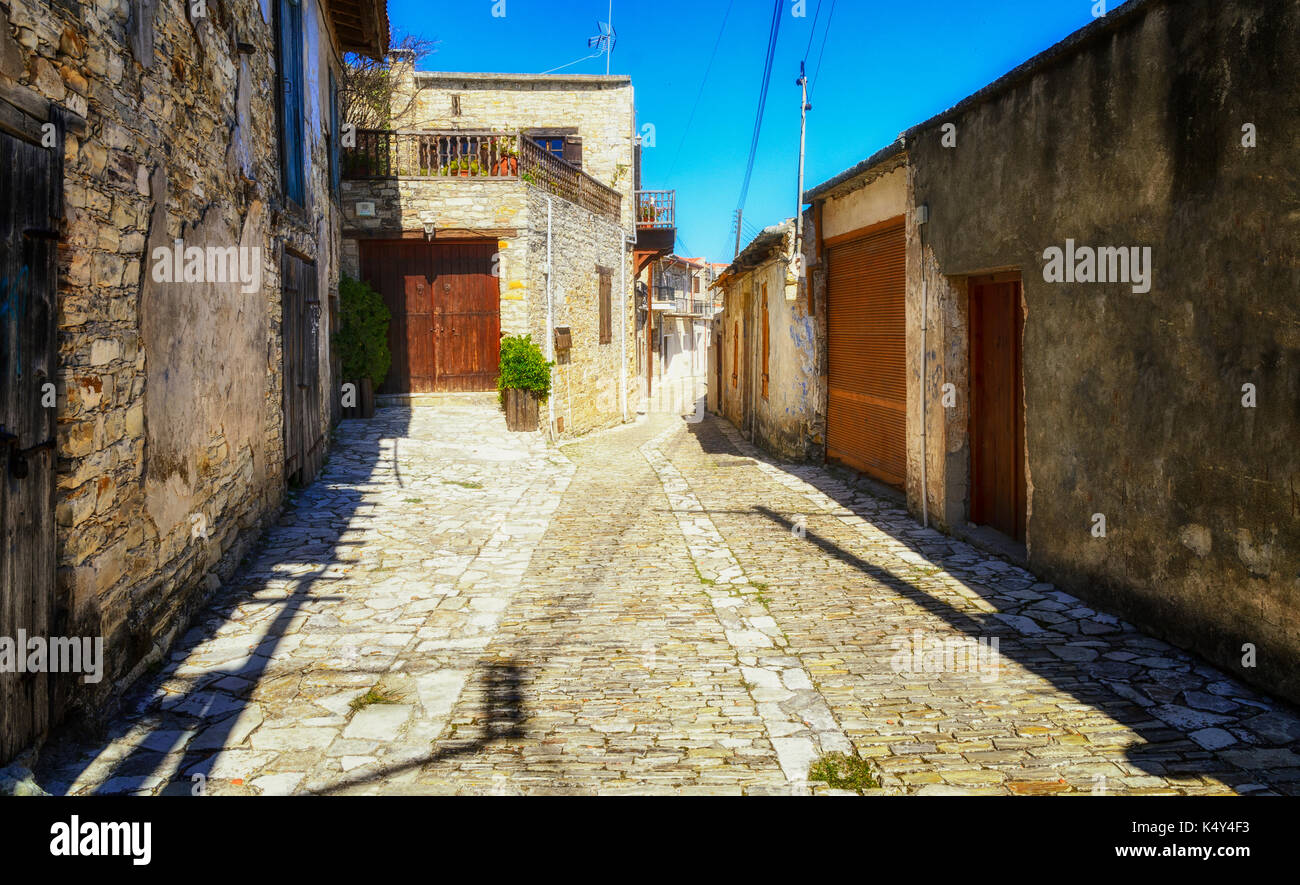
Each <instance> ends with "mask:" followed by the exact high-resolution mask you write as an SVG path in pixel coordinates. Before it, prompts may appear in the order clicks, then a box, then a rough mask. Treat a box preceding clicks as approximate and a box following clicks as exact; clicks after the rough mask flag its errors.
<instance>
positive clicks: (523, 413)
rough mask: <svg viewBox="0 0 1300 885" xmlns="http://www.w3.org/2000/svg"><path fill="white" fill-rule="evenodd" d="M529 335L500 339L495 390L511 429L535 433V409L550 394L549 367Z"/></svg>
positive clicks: (550, 363)
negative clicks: (499, 393)
mask: <svg viewBox="0 0 1300 885" xmlns="http://www.w3.org/2000/svg"><path fill="white" fill-rule="evenodd" d="M554 365H555V363H552V362H548V361H547V359H546V357H545V356H543V355H542V351H541V348H539V347H538V346H537V345H536V344H534V343H533V339H532V336H530V335H511V336H508V337H505V338H502V339H501V373H500V375H499V376H498V377H497V390H499V391H501V405H502V407H503V408H504V409H505V413H506V427H507V428H509V429H510V430H516V431H521V430H536V429H537V409H538V406H539V405H540V404H541V403H544V402H546V400H547V398H548V397H549V396H550V395H551V367H552V366H554Z"/></svg>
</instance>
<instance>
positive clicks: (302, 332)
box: [280, 252, 325, 486]
mask: <svg viewBox="0 0 1300 885" xmlns="http://www.w3.org/2000/svg"><path fill="white" fill-rule="evenodd" d="M280 279H281V298H282V303H281V311H282V317H281V318H282V322H281V326H280V328H281V330H282V334H283V336H284V475H285V479H286V481H287V482H289V483H290V484H293V485H302V486H305V485H310V484H311V482H312V481H313V480H315V479H316V473H317V471H319V470H320V466H321V463H322V462H323V461H324V458H325V428H324V414H323V408H324V406H323V400H324V396H323V395H322V392H321V371H320V318H321V303H320V299H319V297H318V292H317V288H316V265H315V264H313V263H311V262H309V261H304V260H303V259H301V258H299V257H297V256H296V255H292V254H290V253H288V252H285V253H284V255H283V257H282V258H281V261H280Z"/></svg>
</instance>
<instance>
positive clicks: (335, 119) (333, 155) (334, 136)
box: [330, 71, 341, 194]
mask: <svg viewBox="0 0 1300 885" xmlns="http://www.w3.org/2000/svg"><path fill="white" fill-rule="evenodd" d="M340 139H341V134H340V133H339V84H338V80H336V79H335V78H334V72H333V71H330V191H331V193H334V194H338V192H339V190H340V170H339V152H340Z"/></svg>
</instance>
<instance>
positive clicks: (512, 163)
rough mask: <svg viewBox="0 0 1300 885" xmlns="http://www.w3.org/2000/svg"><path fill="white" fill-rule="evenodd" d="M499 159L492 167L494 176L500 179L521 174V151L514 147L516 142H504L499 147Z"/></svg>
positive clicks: (511, 140)
mask: <svg viewBox="0 0 1300 885" xmlns="http://www.w3.org/2000/svg"><path fill="white" fill-rule="evenodd" d="M497 156H498V157H499V159H498V160H497V161H496V164H495V165H494V166H493V167H492V174H493V175H495V176H497V177H498V178H504V177H505V176H507V175H518V174H519V150H518V148H516V147H515V146H514V140H513V139H510V140H509V141H504V142H502V143H501V144H500V145H499V146H498V154H497Z"/></svg>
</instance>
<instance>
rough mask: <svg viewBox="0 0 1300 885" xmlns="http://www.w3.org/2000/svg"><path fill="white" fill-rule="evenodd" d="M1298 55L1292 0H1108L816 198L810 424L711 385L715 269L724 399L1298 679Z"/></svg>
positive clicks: (1253, 677) (1168, 622)
mask: <svg viewBox="0 0 1300 885" xmlns="http://www.w3.org/2000/svg"><path fill="white" fill-rule="evenodd" d="M1297 47H1300V8H1298V7H1297V6H1296V5H1295V4H1287V3H1267V4H1252V3H1244V2H1226V3H1217V2H1216V3H1212V2H1208V0H1194V2H1188V3H1170V2H1165V0H1131V2H1129V3H1126V4H1124V5H1123V6H1122V7H1118V8H1116V9H1115V10H1113V11H1112V12H1111V13H1110V14H1108V15H1106V16H1105V17H1103V18H1100V19H1098V20H1097V21H1096V22H1094V23H1093V24H1091V25H1089V26H1088V27H1086V28H1084V29H1082V30H1081V31H1079V32H1077V33H1076V34H1074V35H1072V36H1070V37H1069V38H1067V39H1066V40H1064V41H1062V42H1061V43H1060V44H1058V45H1056V46H1054V47H1052V48H1051V49H1049V50H1047V51H1046V52H1044V53H1042V54H1040V55H1039V56H1037V57H1035V58H1033V59H1031V60H1030V61H1028V62H1026V63H1025V64H1023V65H1022V66H1020V67H1018V68H1017V69H1015V70H1014V71H1012V72H1010V73H1009V74H1007V75H1006V76H1004V77H1002V78H1001V79H999V80H997V81H996V82H994V83H992V84H991V85H989V86H987V87H985V88H984V89H981V90H980V91H979V92H977V93H975V94H974V95H972V96H970V97H969V98H967V99H966V100H964V101H962V102H961V103H959V104H958V105H956V106H955V107H954V108H952V109H950V110H948V111H946V112H944V113H942V114H940V115H938V116H936V117H934V118H933V119H931V120H928V121H926V122H924V123H922V124H920V125H918V126H916V127H914V128H912V129H909V130H908V131H907V132H905V133H904V134H903V135H902V136H901V137H900V138H899V140H898V141H897V142H895V143H894V144H891V145H889V146H887V147H885V148H884V149H882V150H881V151H879V152H877V153H876V154H874V155H872V156H871V157H869V158H868V159H866V160H864V161H863V162H862V163H859V164H858V165H856V166H854V167H853V168H851V169H848V170H846V171H845V172H843V173H841V174H840V175H837V176H835V177H834V178H832V179H830V180H829V181H827V182H825V183H823V184H821V185H818V186H817V187H814V188H812V189H810V190H809V191H808V192H807V193H806V194H805V195H804V197H805V202H806V203H808V204H810V208H809V210H808V211H807V212H806V213H805V216H804V217H805V219H806V225H805V228H806V231H807V234H806V237H805V243H804V245H803V254H804V264H805V266H806V267H807V269H808V274H807V276H806V278H805V279H804V281H803V284H802V285H801V287H800V289H801V291H800V293H799V295H798V296H797V298H796V303H806V304H807V307H806V310H807V314H808V318H809V320H810V322H811V324H812V328H813V329H814V331H815V339H814V342H813V347H812V350H813V353H812V354H811V355H810V356H809V363H815V364H817V365H818V367H819V375H820V377H819V378H818V379H817V380H816V382H814V383H811V384H810V385H809V389H810V390H812V391H813V398H814V402H815V403H816V405H815V406H809V407H808V411H809V413H810V415H812V416H813V417H812V420H809V421H807V422H806V423H805V424H804V425H803V426H802V427H801V428H795V427H790V428H789V429H790V430H791V431H792V432H794V431H796V430H797V433H795V435H794V436H792V437H790V439H789V441H788V442H786V443H781V444H777V443H776V442H775V441H776V440H778V439H780V437H781V433H780V432H777V431H771V430H767V431H765V430H762V423H761V421H760V420H758V417H757V416H758V415H761V414H762V412H761V409H760V410H757V411H756V410H750V411H744V410H743V407H742V403H743V402H744V400H743V398H742V399H740V400H739V401H738V399H737V397H738V396H740V394H736V393H731V392H729V391H733V390H743V389H744V388H740V387H739V385H740V384H742V383H744V382H745V378H746V376H745V374H744V372H745V371H746V370H748V371H750V372H751V373H752V372H754V371H756V370H755V369H754V368H753V365H754V364H755V359H754V358H747V357H746V356H745V349H746V345H748V346H750V347H752V346H753V343H752V342H753V341H754V340H755V337H754V336H753V335H752V333H750V332H747V331H746V330H745V327H744V323H743V322H741V323H740V325H739V329H740V336H741V337H740V340H739V341H737V340H736V333H735V327H736V319H737V318H736V317H735V316H734V314H733V313H732V307H731V306H732V304H734V303H741V302H738V300H737V293H736V290H737V288H739V293H740V298H741V299H743V298H744V297H745V295H746V293H749V296H750V297H752V292H753V283H752V282H746V281H744V280H743V279H736V278H724V280H723V284H724V287H725V288H726V289H727V291H728V302H727V303H728V309H727V311H725V312H724V317H723V322H722V323H721V324H720V326H721V330H720V331H721V332H722V335H723V342H722V345H723V346H722V348H721V354H722V356H721V359H722V363H721V369H722V371H721V375H722V377H721V380H720V382H718V383H720V384H721V390H722V396H721V397H720V398H719V399H720V403H719V405H718V408H719V410H720V411H721V412H722V413H723V414H725V415H727V416H728V417H729V418H730V419H731V420H733V421H737V420H742V421H750V422H751V423H753V424H757V426H758V428H759V430H758V432H757V433H756V438H757V439H758V440H759V441H760V442H763V443H764V444H765V445H767V446H768V447H769V448H771V449H772V450H774V451H777V452H780V453H781V454H784V455H788V456H791V457H798V456H799V453H800V452H803V453H805V456H807V457H811V458H812V459H814V460H820V459H825V460H827V461H831V462H836V463H839V464H842V465H844V466H846V467H849V468H851V469H854V470H857V471H859V472H861V473H863V474H865V475H867V476H869V477H872V478H873V479H875V480H878V481H880V482H882V483H884V484H886V485H892V486H895V487H896V488H898V489H899V491H900V492H904V493H905V494H906V496H907V501H908V505H909V508H910V509H911V511H912V512H913V513H914V515H916V516H917V517H918V518H921V519H924V520H926V521H927V522H929V523H930V524H932V525H934V526H936V527H938V528H940V529H942V530H944V531H947V532H950V533H952V534H955V535H957V536H959V537H963V538H966V539H968V540H972V541H974V542H976V543H979V544H981V545H983V546H986V547H990V548H992V549H995V550H997V551H999V552H1001V553H1003V554H1004V555H1006V556H1007V557H1008V558H1011V559H1012V560H1014V561H1018V562H1022V563H1024V564H1026V565H1027V566H1028V567H1029V568H1030V569H1032V570H1033V571H1034V572H1035V573H1037V574H1040V575H1042V576H1043V577H1044V578H1046V579H1048V580H1051V581H1053V582H1055V583H1056V584H1058V585H1059V586H1061V587H1063V588H1065V589H1067V590H1069V591H1070V592H1071V593H1074V594H1075V595H1077V596H1079V597H1080V598H1083V599H1085V600H1089V601H1092V602H1094V603H1095V604H1096V605H1098V606H1099V607H1101V608H1104V609H1106V610H1109V611H1114V612H1116V613H1118V614H1121V615H1122V616H1124V617H1125V618H1127V619H1128V620H1130V621H1132V622H1133V623H1134V624H1137V625H1139V626H1140V627H1142V628H1143V629H1145V630H1147V631H1149V632H1152V633H1154V634H1156V635H1158V636H1161V637H1162V638H1165V639H1168V640H1170V641H1172V642H1174V643H1176V644H1178V645H1180V646H1182V647H1184V648H1189V649H1193V650H1195V651H1198V652H1200V653H1201V654H1203V655H1204V656H1206V657H1207V658H1209V659H1210V660H1212V661H1213V662H1214V663H1216V664H1218V665H1219V666H1222V667H1225V668H1227V669H1230V670H1231V671H1232V672H1234V673H1236V674H1237V675H1239V676H1240V677H1242V678H1243V679H1245V680H1247V681H1250V682H1254V683H1256V684H1258V685H1261V686H1263V687H1265V688H1267V689H1270V690H1272V691H1274V692H1276V693H1278V694H1280V695H1283V696H1285V697H1288V698H1290V699H1292V700H1297V699H1300V630H1297V624H1300V577H1298V576H1300V521H1298V520H1297V517H1296V513H1297V512H1300V510H1298V507H1297V503H1296V502H1297V500H1300V498H1298V497H1297V494H1298V493H1297V489H1300V455H1298V454H1297V453H1298V452H1300V450H1298V449H1297V447H1296V446H1295V442H1294V441H1295V438H1296V436H1297V431H1300V414H1298V413H1297V412H1296V409H1295V404H1296V403H1297V402H1300V373H1297V371H1296V369H1295V366H1296V363H1297V361H1300V338H1297V332H1296V330H1297V329H1300V301H1297V299H1296V298H1295V293H1296V292H1297V291H1300V251H1298V250H1297V248H1296V243H1297V242H1300V238H1297V230H1296V219H1297V218H1300V188H1298V186H1297V178H1296V174H1297V173H1296V164H1295V158H1296V157H1297V156H1300V126H1297V122H1298V121H1297V107H1300V81H1297V79H1296V78H1295V77H1294V76H1292V69H1293V63H1292V62H1291V61H1290V59H1292V58H1293V57H1294V55H1295V51H1296V48H1297ZM759 239H760V240H762V239H763V238H762V237H760V238H759ZM752 248H753V245H751V249H752ZM747 251H748V250H747ZM770 300H771V299H770V296H769V299H768V304H769V310H770V309H771V304H770ZM745 315H746V317H747V318H748V319H749V321H750V323H751V324H752V323H754V322H755V318H754V313H753V308H752V307H750V308H748V309H747V313H746V314H745ZM736 352H739V354H740V371H739V372H736V373H735V374H736V376H737V377H736V384H737V386H736V387H734V388H733V387H731V386H730V385H731V380H730V377H731V376H730V375H729V373H731V372H733V371H735V370H734V368H733V366H734V363H735V356H734V353H736ZM776 365H777V364H776V363H774V364H773V366H774V368H772V369H771V372H770V375H769V378H768V384H769V385H772V384H776V385H778V386H779V387H783V386H787V385H797V384H798V385H801V384H803V383H804V381H805V380H806V378H807V368H806V366H805V365H804V364H802V363H801V364H785V365H781V366H780V367H779V368H776V367H775V366H776ZM750 377H751V378H760V377H761V370H759V375H751V376H750ZM748 383H749V384H750V385H751V387H752V386H753V381H752V380H751V381H750V382H748ZM760 383H761V382H760ZM749 397H750V399H751V400H752V399H753V395H752V393H751V394H749ZM757 402H759V404H760V406H761V397H760V398H759V399H758V400H757ZM711 403H712V400H711ZM742 426H743V424H742ZM823 431H824V434H825V435H824V437H823V438H820V439H819V434H820V433H822V432H823Z"/></svg>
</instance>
